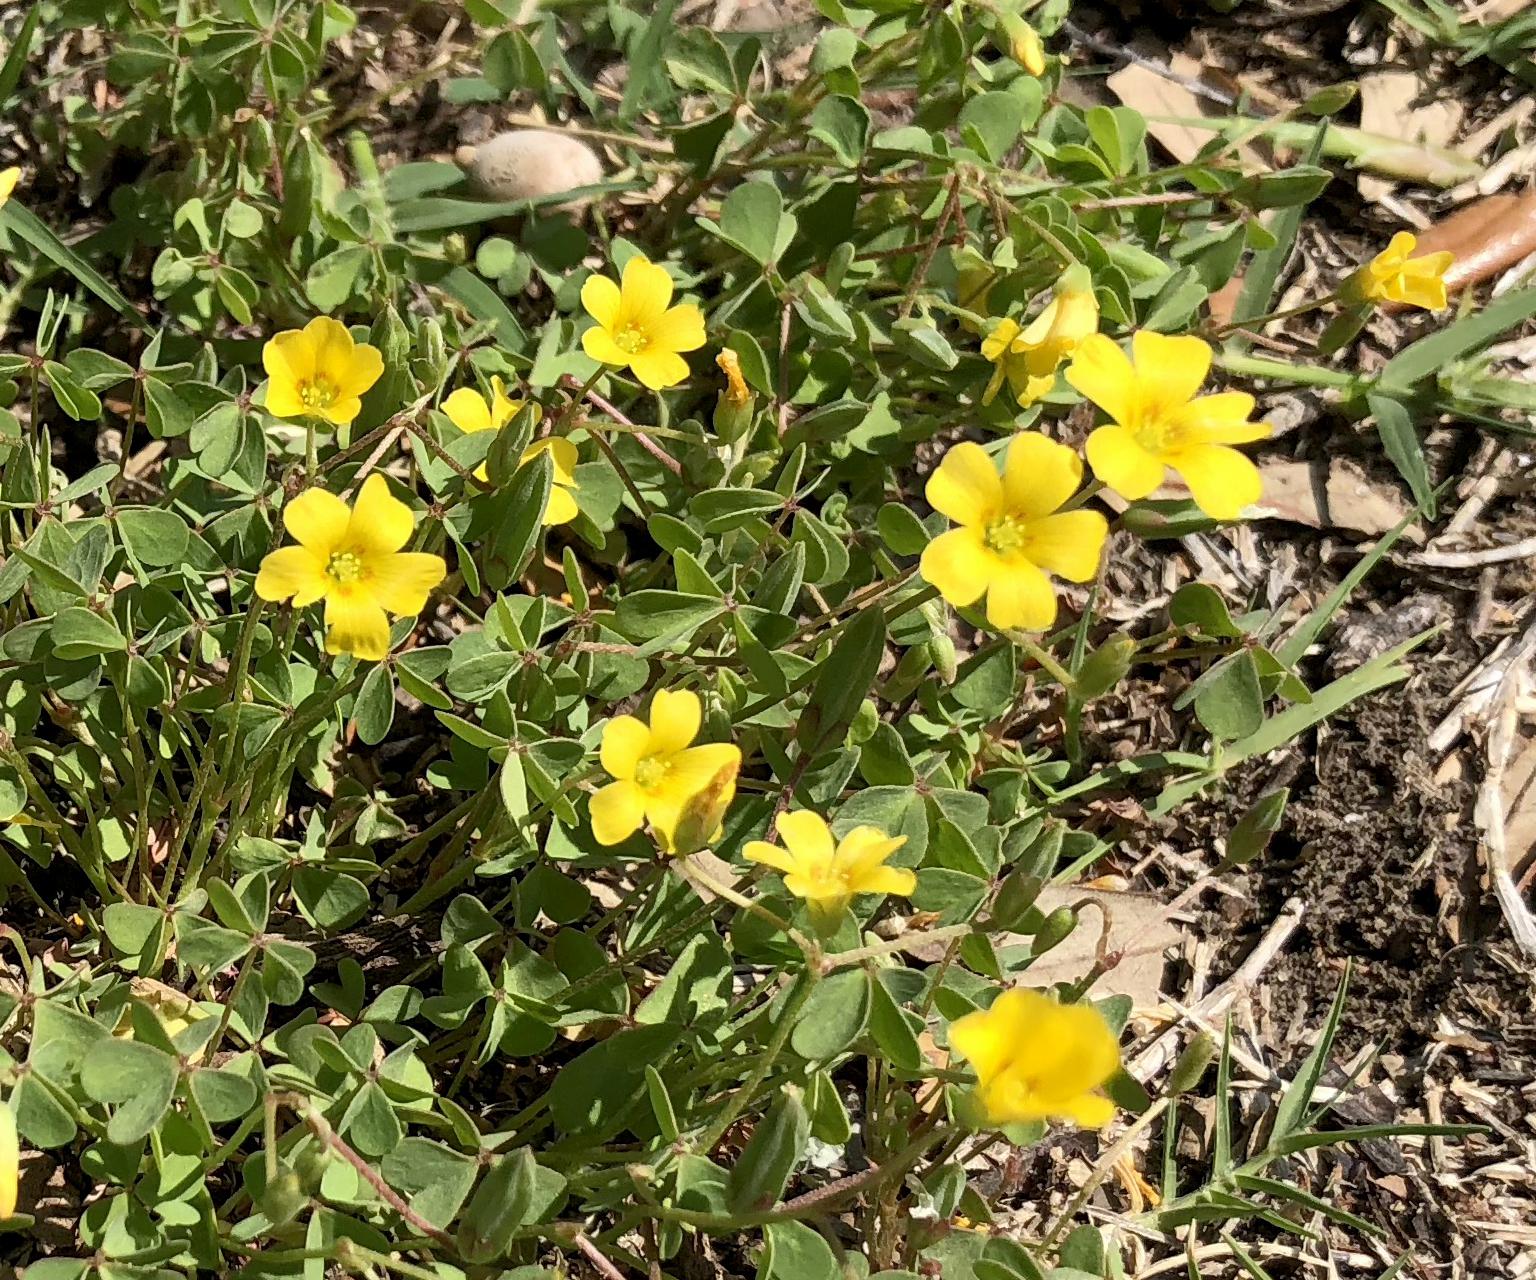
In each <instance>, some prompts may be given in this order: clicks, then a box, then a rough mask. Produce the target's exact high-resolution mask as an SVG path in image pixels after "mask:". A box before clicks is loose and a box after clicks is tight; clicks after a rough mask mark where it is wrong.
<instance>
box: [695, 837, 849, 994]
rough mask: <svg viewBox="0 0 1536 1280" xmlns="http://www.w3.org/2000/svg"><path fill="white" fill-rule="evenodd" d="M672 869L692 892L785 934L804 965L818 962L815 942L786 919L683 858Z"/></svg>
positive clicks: (818, 954) (819, 960) (819, 957)
mask: <svg viewBox="0 0 1536 1280" xmlns="http://www.w3.org/2000/svg"><path fill="white" fill-rule="evenodd" d="M672 866H673V868H674V869H675V870H676V871H677V874H678V875H679V876H681V877H682V878H683V879H684V880H686V881H688V883H689V884H691V885H692V886H693V887H694V888H695V889H698V890H700V891H701V892H705V893H712V894H714V896H715V897H717V898H724V899H725V901H727V902H730V903H734V904H735V905H736V906H738V907H740V908H741V909H742V910H743V911H746V912H750V913H751V914H752V915H755V916H756V917H757V918H758V919H759V920H762V921H765V922H766V923H768V924H770V925H772V926H773V927H774V928H775V929H777V930H778V931H779V932H780V933H782V934H785V935H786V936H787V937H788V938H789V939H790V940H791V941H792V942H793V943H794V944H795V945H796V946H797V947H799V948H800V951H801V954H803V955H804V956H805V962H806V963H807V964H808V965H811V966H813V967H815V966H819V965H820V964H821V963H822V959H821V948H820V947H819V946H817V945H816V943H814V942H812V941H811V940H810V939H809V938H807V937H806V936H805V935H804V934H803V933H801V932H800V930H798V929H796V928H795V927H794V925H792V924H790V923H789V921H788V920H786V919H784V917H783V916H781V915H779V914H778V913H777V912H775V911H770V910H769V909H768V908H767V907H765V906H764V905H763V904H762V903H761V902H756V901H754V900H753V899H751V898H748V897H746V896H744V895H743V894H740V893H737V892H736V890H735V889H733V888H731V886H730V885H728V884H725V883H724V882H723V881H720V880H716V879H715V878H714V877H713V876H711V875H709V874H708V873H707V872H704V871H701V870H700V869H699V868H698V867H696V866H693V865H692V864H691V863H690V862H689V861H688V859H687V858H678V859H676V860H675V861H674V862H673V864H672Z"/></svg>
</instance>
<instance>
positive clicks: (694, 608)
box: [613, 591, 724, 643]
mask: <svg viewBox="0 0 1536 1280" xmlns="http://www.w3.org/2000/svg"><path fill="white" fill-rule="evenodd" d="M723 612H724V609H723V608H722V606H721V604H720V601H719V600H717V599H715V598H714V597H713V596H694V595H688V594H686V593H685V592H682V591H633V592H631V593H630V594H629V595H627V596H625V597H623V599H621V600H620V601H619V607H618V609H617V611H616V612H615V613H614V618H613V622H614V628H615V629H616V630H617V631H618V632H619V633H620V634H621V635H623V636H626V637H627V638H629V639H630V640H636V641H645V640H658V639H661V638H667V639H669V640H670V641H671V642H673V643H681V642H683V641H685V640H688V639H689V638H691V637H692V635H693V633H694V632H695V631H697V630H698V629H699V628H700V627H702V626H703V625H704V624H705V623H706V622H709V621H711V620H713V619H714V618H716V617H718V616H719V615H720V614H721V613H723Z"/></svg>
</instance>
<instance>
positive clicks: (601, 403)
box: [568, 379, 683, 476]
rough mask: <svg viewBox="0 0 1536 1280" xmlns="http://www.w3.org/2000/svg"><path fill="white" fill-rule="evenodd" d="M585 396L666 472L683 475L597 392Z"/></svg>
mask: <svg viewBox="0 0 1536 1280" xmlns="http://www.w3.org/2000/svg"><path fill="white" fill-rule="evenodd" d="M568 382H569V383H570V384H571V385H574V386H580V384H579V383H577V382H575V380H574V379H568ZM586 396H587V399H588V400H590V401H591V402H592V403H593V405H594V406H595V407H596V408H597V409H598V410H600V411H601V412H603V413H606V414H607V415H608V416H609V417H610V418H612V419H613V420H614V421H615V422H617V423H618V424H619V425H620V426H621V427H628V428H629V432H630V434H631V435H633V436H634V438H635V441H636V443H638V444H639V446H640V447H641V448H642V449H644V450H645V451H646V452H647V453H648V454H650V455H651V457H653V458H655V459H656V461H657V462H659V463H661V465H662V466H664V467H666V469H667V470H668V471H670V472H671V473H672V474H673V475H675V476H680V475H682V474H683V464H682V463H681V462H679V461H678V460H677V459H676V458H674V457H673V456H672V455H671V454H670V453H668V452H667V451H666V450H665V449H663V448H662V447H661V446H660V445H659V444H657V443H656V442H655V441H654V440H652V439H651V438H650V436H648V435H646V434H645V431H644V430H643V429H642V428H640V427H637V426H636V425H635V424H634V423H633V422H631V421H630V420H629V419H628V418H626V417H625V416H624V415H623V414H622V413H620V412H619V411H618V410H617V409H616V408H614V407H613V405H611V404H610V403H609V402H608V401H606V400H604V399H603V397H602V396H600V395H598V394H597V392H595V391H593V390H592V389H591V388H590V387H589V388H587V392H586Z"/></svg>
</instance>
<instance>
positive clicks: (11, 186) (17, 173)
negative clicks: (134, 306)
mask: <svg viewBox="0 0 1536 1280" xmlns="http://www.w3.org/2000/svg"><path fill="white" fill-rule="evenodd" d="M20 181H21V170H20V169H18V168H17V167H16V166H14V165H12V166H11V167H10V168H9V169H0V205H3V204H4V203H5V202H6V201H7V200H9V199H10V198H11V192H13V191H15V190H16V184H17V183H18V182H20ZM3 1217H5V1215H4V1214H0V1218H3Z"/></svg>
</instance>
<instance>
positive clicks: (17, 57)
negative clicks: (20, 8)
mask: <svg viewBox="0 0 1536 1280" xmlns="http://www.w3.org/2000/svg"><path fill="white" fill-rule="evenodd" d="M42 18H43V6H42V5H40V4H34V5H32V6H31V7H30V8H29V9H28V10H27V16H26V17H25V18H24V19H22V23H21V28H20V29H19V30H18V31H17V32H16V38H15V39H14V40H13V41H11V47H10V48H9V49H8V50H7V51H6V55H5V65H4V66H0V102H5V101H7V100H8V99H9V98H10V96H11V95H12V94H13V93H15V92H16V86H17V85H18V84H20V83H21V73H22V71H23V70H25V68H26V65H27V58H28V57H29V56H30V54H31V50H32V37H33V36H34V35H35V34H36V33H37V24H38V23H39V22H41V21H42Z"/></svg>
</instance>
